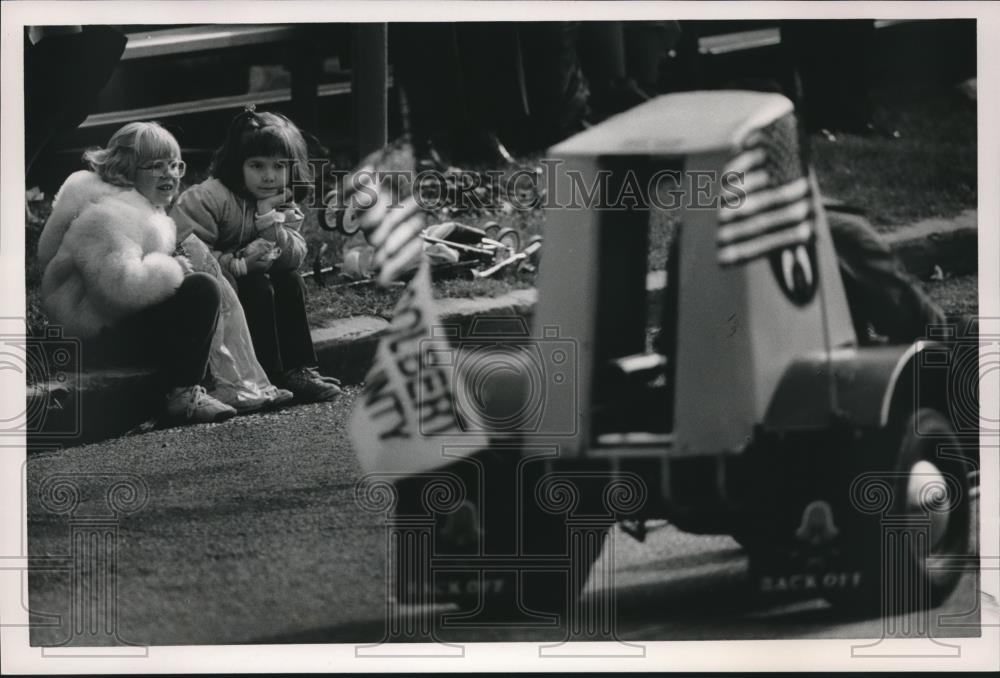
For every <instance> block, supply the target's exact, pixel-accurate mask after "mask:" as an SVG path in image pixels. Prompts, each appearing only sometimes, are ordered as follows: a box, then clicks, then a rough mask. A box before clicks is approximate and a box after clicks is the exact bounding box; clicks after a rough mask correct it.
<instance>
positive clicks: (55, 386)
mask: <svg viewBox="0 0 1000 678" xmlns="http://www.w3.org/2000/svg"><path fill="white" fill-rule="evenodd" d="M883 237H884V238H885V239H886V241H887V242H888V243H889V245H890V247H891V248H892V249H893V251H894V252H895V253H896V254H897V256H898V257H899V258H900V260H901V261H902V262H903V264H904V265H905V266H906V268H907V270H909V271H910V273H912V274H913V275H914V276H915V277H917V278H920V279H926V278H928V277H929V276H930V274H931V273H932V272H933V271H934V267H935V266H940V267H941V269H942V270H944V271H945V272H948V273H952V274H955V275H964V274H967V273H972V272H975V271H976V270H978V235H977V215H976V212H975V210H966V211H964V212H962V213H961V214H960V215H959V216H958V217H956V218H954V219H932V220H927V221H923V222H920V223H917V224H913V225H911V226H907V227H903V228H899V229H897V230H895V231H892V232H890V233H885V234H883ZM665 282H666V277H665V275H664V272H662V271H654V272H652V273H650V274H649V276H648V277H647V289H648V290H649V292H650V293H651V295H656V294H657V293H659V292H660V291H662V289H663V287H664V284H665ZM536 299H537V292H536V291H535V290H534V289H528V290H523V289H522V290H514V291H511V292H508V293H506V294H503V295H500V296H498V297H482V298H474V299H441V300H440V301H439V310H440V314H441V320H442V322H445V323H451V324H457V325H459V326H460V327H461V328H463V329H467V328H468V325H469V323H470V322H471V321H472V319H473V318H475V317H477V316H490V315H522V316H530V314H531V313H532V312H533V310H534V307H535V301H536ZM388 326H389V323H388V322H387V321H386V320H385V319H383V318H378V317H372V316H358V317H352V318H343V319H339V320H334V321H331V322H329V323H327V324H326V325H325V326H324V327H322V328H318V329H314V330H313V332H312V336H313V343H314V345H315V347H316V353H317V356H318V358H319V362H320V368H321V370H322V371H323V372H325V373H327V374H333V375H336V376H337V377H339V378H340V379H342V380H343V381H344V382H345V383H358V382H360V381H362V380H363V379H364V376H365V374H366V372H367V370H368V368H369V366H370V364H371V360H372V356H373V355H374V353H375V347H376V346H377V344H378V340H379V337H380V336H381V335H382V333H383V332H385V331H386V329H387V328H388ZM155 385H156V375H155V373H154V371H153V370H151V369H147V370H141V369H132V370H123V369H116V370H96V371H92V372H86V373H83V374H77V375H66V376H65V377H61V378H60V379H55V378H53V379H50V380H49V381H48V382H45V383H40V384H37V385H34V386H31V387H29V388H28V396H27V401H28V402H27V408H26V411H27V412H28V413H29V415H28V416H29V420H30V422H31V425H30V426H29V428H30V429H32V430H38V431H39V432H38V433H36V434H34V435H29V438H30V439H31V440H30V441H29V447H31V448H39V447H48V446H64V445H75V444H80V443H84V442H92V441H96V440H102V439H104V438H107V437H110V436H115V435H121V434H122V433H124V432H126V431H128V430H130V429H131V428H133V427H134V426H136V425H137V424H139V423H140V422H142V421H143V420H145V419H146V418H148V417H149V416H150V415H151V414H152V413H155V411H156V408H157V407H158V405H159V403H160V399H159V397H158V396H159V395H160V394H159V392H158V390H157V389H156V388H155Z"/></svg>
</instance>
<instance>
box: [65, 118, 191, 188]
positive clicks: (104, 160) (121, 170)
mask: <svg viewBox="0 0 1000 678" xmlns="http://www.w3.org/2000/svg"><path fill="white" fill-rule="evenodd" d="M179 157H181V147H180V145H179V144H178V143H177V139H175V138H174V135H173V134H171V133H170V132H168V131H167V130H166V129H164V128H163V127H162V126H161V125H159V124H158V123H155V122H130V123H128V124H127V125H125V126H124V127H122V128H121V129H120V130H118V131H117V132H115V133H114V134H113V135H111V138H110V139H109V140H108V146H107V148H94V149H91V150H89V151H87V152H85V153H84V154H83V160H84V162H86V163H87V165H88V166H89V167H90V169H91V170H93V171H94V172H96V173H97V175H98V176H99V177H101V179H103V180H104V181H106V182H107V183H109V184H114V185H115V186H125V187H131V186H132V185H133V184H134V183H135V172H136V169H137V168H138V167H139V164H140V163H141V162H143V161H151V160H158V159H160V158H179Z"/></svg>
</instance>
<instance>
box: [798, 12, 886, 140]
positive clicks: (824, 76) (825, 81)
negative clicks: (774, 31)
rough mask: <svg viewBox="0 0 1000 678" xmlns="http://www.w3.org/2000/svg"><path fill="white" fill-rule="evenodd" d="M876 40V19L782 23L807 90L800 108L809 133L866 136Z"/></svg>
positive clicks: (802, 82) (799, 103)
mask: <svg viewBox="0 0 1000 678" xmlns="http://www.w3.org/2000/svg"><path fill="white" fill-rule="evenodd" d="M874 37H875V22H874V21H872V20H871V19H859V20H845V19H837V20H830V19H820V20H795V21H784V22H782V23H781V44H782V47H783V49H784V50H785V53H786V55H787V57H788V59H789V62H790V64H791V66H792V67H793V68H794V69H795V71H796V72H797V73H798V76H799V83H800V85H801V88H802V89H801V92H800V93H798V94H800V95H801V100H799V101H798V102H797V108H798V109H799V110H800V111H803V114H804V115H803V117H804V118H805V122H806V126H807V129H808V130H809V131H815V130H818V129H821V128H824V127H825V128H829V129H831V130H835V131H836V130H842V131H846V132H859V131H864V128H865V125H866V124H867V123H868V122H869V121H870V119H871V116H872V110H871V101H870V99H869V95H868V84H869V83H868V75H869V71H870V70H871V54H872V45H873V41H874ZM792 91H794V90H792ZM792 98H793V99H794V98H797V97H792Z"/></svg>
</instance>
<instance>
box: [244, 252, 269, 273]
mask: <svg viewBox="0 0 1000 678" xmlns="http://www.w3.org/2000/svg"><path fill="white" fill-rule="evenodd" d="M243 260H244V261H245V262H246V265H247V273H267V271H268V269H269V268H271V264H273V263H274V259H273V258H272V257H271V250H270V249H261V250H259V251H256V252H253V253H249V254H247V255H246V256H245V257H244V258H243Z"/></svg>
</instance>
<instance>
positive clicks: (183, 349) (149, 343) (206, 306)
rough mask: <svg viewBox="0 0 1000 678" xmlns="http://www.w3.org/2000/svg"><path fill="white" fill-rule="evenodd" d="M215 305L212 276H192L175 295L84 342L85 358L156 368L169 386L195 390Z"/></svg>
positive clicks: (201, 375)
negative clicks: (193, 388)
mask: <svg viewBox="0 0 1000 678" xmlns="http://www.w3.org/2000/svg"><path fill="white" fill-rule="evenodd" d="M219 304H220V296H219V287H218V283H216V281H215V278H213V277H212V276H210V275H208V274H206V273H191V274H189V275H188V276H186V277H185V278H184V282H182V283H181V286H180V287H178V288H177V293H176V294H174V296H172V297H170V298H169V299H167V300H166V301H164V302H161V303H159V304H157V305H156V306H151V307H149V308H147V309H145V310H142V311H139V312H138V313H134V314H132V315H130V316H128V317H126V318H125V319H123V320H122V321H121V322H119V323H118V324H117V325H116V326H115V327H114V328H112V329H105V330H104V332H102V333H101V334H100V335H99V336H98V337H97V339H96V340H91V341H89V342H88V343H87V344H85V346H84V349H83V352H84V360H85V361H88V362H97V363H102V364H108V363H112V364H135V363H142V364H147V365H155V366H156V367H158V368H160V369H161V370H162V373H163V376H164V377H165V379H166V382H167V383H166V385H167V387H170V388H176V387H179V386H194V385H195V384H198V383H200V382H201V381H202V380H203V379H204V378H205V375H206V373H207V371H208V356H209V352H210V351H211V349H212V336H213V335H214V334H215V328H216V325H217V324H218V322H219ZM88 359H91V360H88Z"/></svg>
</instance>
